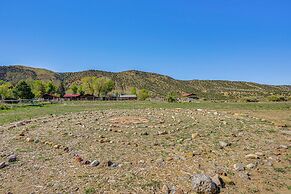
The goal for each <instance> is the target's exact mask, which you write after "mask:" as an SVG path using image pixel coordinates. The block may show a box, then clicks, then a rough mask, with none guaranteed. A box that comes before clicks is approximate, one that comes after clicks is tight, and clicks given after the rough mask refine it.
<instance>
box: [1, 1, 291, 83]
mask: <svg viewBox="0 0 291 194" xmlns="http://www.w3.org/2000/svg"><path fill="white" fill-rule="evenodd" d="M0 64H1V65H13V64H23V65H29V66H35V67H44V68H48V69H51V70H55V71H58V72H64V71H79V70H87V69H98V70H107V71H123V70H129V69H136V70H143V71H151V72H156V73H162V74H167V75H170V76H172V77H174V78H177V79H186V80H189V79H223V80H245V81H254V82H259V83H269V84H291V1H290V0H0Z"/></svg>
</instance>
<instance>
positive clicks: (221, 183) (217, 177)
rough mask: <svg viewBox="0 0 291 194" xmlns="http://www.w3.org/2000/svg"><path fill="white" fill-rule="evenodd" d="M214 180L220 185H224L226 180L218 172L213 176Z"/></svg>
mask: <svg viewBox="0 0 291 194" xmlns="http://www.w3.org/2000/svg"><path fill="white" fill-rule="evenodd" d="M211 179H212V181H213V182H214V183H215V184H216V185H217V186H218V187H222V188H223V187H224V182H223V180H222V179H221V178H220V176H219V175H218V174H216V175H215V176H214V177H212V178H211Z"/></svg>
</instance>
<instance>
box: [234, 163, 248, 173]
mask: <svg viewBox="0 0 291 194" xmlns="http://www.w3.org/2000/svg"><path fill="white" fill-rule="evenodd" d="M233 168H234V170H236V171H244V170H245V167H244V165H243V164H242V163H237V164H234V165H233Z"/></svg>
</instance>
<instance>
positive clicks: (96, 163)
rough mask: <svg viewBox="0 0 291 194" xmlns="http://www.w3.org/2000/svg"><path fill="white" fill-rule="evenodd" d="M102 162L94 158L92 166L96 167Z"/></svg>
mask: <svg viewBox="0 0 291 194" xmlns="http://www.w3.org/2000/svg"><path fill="white" fill-rule="evenodd" d="M99 164H100V162H99V161H98V160H94V161H93V162H91V164H90V166H92V167H96V166H98V165H99Z"/></svg>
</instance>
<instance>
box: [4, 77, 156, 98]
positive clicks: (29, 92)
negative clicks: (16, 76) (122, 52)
mask: <svg viewBox="0 0 291 194" xmlns="http://www.w3.org/2000/svg"><path fill="white" fill-rule="evenodd" d="M114 88H115V82H114V81H112V80H111V79H109V78H105V77H100V78H98V77H84V78H82V79H81V81H80V82H75V83H73V84H71V86H68V87H65V85H64V83H63V82H60V83H59V84H55V83H54V82H52V81H47V82H45V81H41V80H23V81H19V82H18V83H17V84H16V85H13V84H12V83H10V82H5V81H1V80H0V99H2V100H4V99H6V100H7V99H32V98H42V97H43V95H44V94H50V95H55V96H58V97H63V96H64V95H65V94H66V91H70V92H71V93H73V94H80V95H84V94H90V95H95V96H97V97H104V96H107V95H108V93H110V92H112V91H113V89H114ZM130 93H131V94H134V95H137V97H138V98H139V99H140V100H146V99H147V98H148V97H149V96H150V95H149V91H148V90H146V89H141V90H139V91H137V89H136V88H135V87H133V88H131V89H130Z"/></svg>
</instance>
